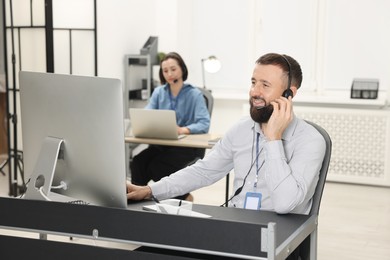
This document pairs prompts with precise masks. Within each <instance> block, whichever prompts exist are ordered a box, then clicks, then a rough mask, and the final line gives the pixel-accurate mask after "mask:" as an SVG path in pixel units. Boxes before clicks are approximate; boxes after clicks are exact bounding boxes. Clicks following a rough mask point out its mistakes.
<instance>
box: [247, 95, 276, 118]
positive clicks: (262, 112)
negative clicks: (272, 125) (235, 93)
mask: <svg viewBox="0 0 390 260" xmlns="http://www.w3.org/2000/svg"><path fill="white" fill-rule="evenodd" d="M249 105H250V111H249V112H250V115H251V117H252V119H253V121H255V122H256V123H267V122H268V120H269V119H270V117H271V115H272V112H274V107H273V106H272V105H271V104H269V105H266V106H264V107H262V108H259V109H258V108H256V107H255V106H253V103H252V100H251V99H250V100H249Z"/></svg>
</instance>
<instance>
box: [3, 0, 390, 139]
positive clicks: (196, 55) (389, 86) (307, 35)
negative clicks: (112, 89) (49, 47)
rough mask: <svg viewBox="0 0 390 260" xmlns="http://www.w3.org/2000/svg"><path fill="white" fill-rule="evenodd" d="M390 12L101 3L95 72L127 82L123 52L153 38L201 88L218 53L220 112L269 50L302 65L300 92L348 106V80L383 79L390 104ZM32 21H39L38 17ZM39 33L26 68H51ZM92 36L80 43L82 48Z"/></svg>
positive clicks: (354, 7)
mask: <svg viewBox="0 0 390 260" xmlns="http://www.w3.org/2000/svg"><path fill="white" fill-rule="evenodd" d="M6 2H8V1H6ZM13 2H14V19H15V21H17V23H16V25H20V24H24V23H28V22H29V8H28V7H29V4H30V1H29V0H19V1H13ZM91 3H92V0H55V1H53V4H54V25H55V26H68V25H72V24H73V25H74V24H77V25H74V26H80V24H81V25H83V26H90V24H91V10H90V9H91ZM33 4H34V14H39V13H42V10H43V9H42V6H43V4H44V1H43V0H35V1H33ZM6 8H8V7H7V6H6ZM389 9H390V1H387V0H372V1H367V0H355V1H353V2H351V1H347V0H300V1H291V0H278V1H269V0H268V1H267V0H246V1H242V0H213V1H208V0H185V1H180V0H164V1H160V0H115V1H109V0H97V36H98V38H97V39H98V42H97V46H98V75H99V76H104V77H114V78H119V79H121V80H122V81H124V78H125V76H124V73H125V70H124V61H123V58H124V56H125V55H126V54H138V53H139V51H140V48H141V47H142V46H143V44H144V43H145V41H146V40H147V38H148V37H149V36H158V37H159V51H161V52H169V51H177V52H179V53H180V54H182V56H183V58H184V59H185V61H186V63H187V65H188V67H189V78H188V82H190V83H193V84H195V85H198V86H201V85H202V77H201V59H202V58H205V57H207V56H209V55H216V56H217V57H218V58H219V59H220V60H221V62H222V69H221V70H220V71H219V72H218V73H216V74H207V73H206V85H207V87H208V88H210V89H212V90H213V93H214V95H215V97H216V98H217V99H220V101H218V102H216V104H217V105H216V106H215V109H216V111H217V110H220V111H221V113H222V112H223V111H225V112H226V110H227V109H230V107H234V106H236V105H237V104H236V103H241V104H242V103H245V102H247V101H246V99H247V93H248V89H249V84H250V77H251V73H252V68H253V64H254V62H255V60H256V59H257V58H258V57H259V56H260V55H262V54H264V53H266V52H280V53H286V54H290V55H292V56H293V57H295V58H297V60H298V61H299V62H300V63H301V65H302V68H303V73H304V81H303V86H302V88H301V90H300V94H299V95H300V96H302V95H308V96H309V99H312V96H311V95H313V98H314V99H315V98H321V97H322V96H326V97H327V98H328V99H329V100H331V99H333V98H334V97H337V99H338V102H340V103H342V102H343V101H344V100H345V101H346V102H348V100H349V89H350V85H351V82H352V79H353V78H354V77H367V78H378V79H379V80H380V90H382V92H384V94H382V95H380V97H384V100H386V99H389V98H388V96H389V93H390V82H389V81H390V73H388V72H389V71H390V63H389V62H388V60H390V51H388V46H390V35H389V33H387V30H388V28H389V27H390V18H389V16H388V15H387V13H386V12H387V10H389ZM34 21H35V22H36V23H38V24H39V23H42V22H43V20H42V17H34ZM7 24H9V19H7ZM37 34H38V36H30V38H31V40H30V42H31V44H30V45H24V49H23V50H22V51H23V52H24V53H25V55H26V56H25V57H28V58H26V60H24V61H23V62H24V63H23V64H24V67H23V69H29V70H38V71H41V70H43V69H44V67H45V60H44V58H43V59H40V58H39V57H41V55H42V52H44V42H43V41H42V37H41V36H39V34H40V32H38V33H37ZM87 38H88V37H87ZM88 39H90V38H88ZM88 39H87V40H85V38H83V37H80V38H79V40H78V44H80V45H83V44H85V41H87V42H88V41H89V40H88ZM61 44H62V45H61ZM58 46H60V47H57V48H55V51H56V55H57V57H62V56H64V57H66V49H67V48H66V43H59V44H58ZM61 46H62V48H61ZM16 47H18V46H16ZM83 50H86V51H83ZM90 51H91V50H90V49H88V48H86V47H82V48H79V53H80V55H79V57H80V59H79V60H78V61H77V66H78V71H81V72H85V71H87V72H86V73H89V72H88V70H86V69H83V66H84V65H85V64H90V61H89V59H88V58H84V56H83V55H86V54H85V53H86V52H90ZM61 55H62V56H61ZM86 56H87V57H89V56H91V55H90V54H88V55H86ZM63 60H64V62H66V58H63ZM9 62H10V59H9ZM57 62H58V61H57ZM84 63H85V64H84ZM61 64H65V65H60V64H58V63H56V68H57V69H59V70H60V71H61V70H62V69H60V68H61V66H63V67H64V68H63V70H64V71H65V67H66V66H67V65H66V63H61ZM8 65H9V66H11V64H10V63H9V64H8ZM329 93H331V94H329ZM221 95H227V96H228V98H224V99H221ZM329 95H331V96H329ZM297 98H299V97H297ZM235 99H236V101H235ZM381 102H382V104H385V101H381ZM237 107H239V106H238V105H237ZM239 113H240V114H241V109H240V112H239ZM218 114H219V112H215V113H214V115H213V117H218ZM221 116H222V114H221ZM224 120H225V119H222V120H221V121H222V122H218V123H215V125H218V126H222V127H221V129H224V125H225V124H230V123H227V122H226V121H224ZM218 132H219V131H218Z"/></svg>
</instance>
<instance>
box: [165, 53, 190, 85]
mask: <svg viewBox="0 0 390 260" xmlns="http://www.w3.org/2000/svg"><path fill="white" fill-rule="evenodd" d="M167 59H174V60H176V61H177V63H178V64H179V66H180V68H181V71H182V73H183V81H186V80H187V78H188V70H187V66H186V64H185V63H184V60H183V58H182V57H181V56H180V55H179V54H178V53H176V52H170V53H168V54H167V55H165V57H163V58H162V59H161V61H160V71H159V76H160V81H161V84H166V83H167V81H166V80H165V78H164V75H163V71H162V67H161V64H162V63H163V62H164V61H166V60H167Z"/></svg>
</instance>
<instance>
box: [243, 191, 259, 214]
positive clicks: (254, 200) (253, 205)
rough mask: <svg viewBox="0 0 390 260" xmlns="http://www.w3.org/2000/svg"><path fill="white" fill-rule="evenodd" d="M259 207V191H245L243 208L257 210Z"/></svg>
mask: <svg viewBox="0 0 390 260" xmlns="http://www.w3.org/2000/svg"><path fill="white" fill-rule="evenodd" d="M260 207H261V193H260V192H247V193H246V195H245V203H244V209H254V210H259V209H260Z"/></svg>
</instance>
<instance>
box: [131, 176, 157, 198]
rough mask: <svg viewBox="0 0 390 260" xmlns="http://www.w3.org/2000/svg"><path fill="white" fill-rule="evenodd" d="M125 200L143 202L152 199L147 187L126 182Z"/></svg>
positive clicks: (150, 191)
mask: <svg viewBox="0 0 390 260" xmlns="http://www.w3.org/2000/svg"><path fill="white" fill-rule="evenodd" d="M126 188H127V198H128V199H131V200H143V199H148V198H150V197H152V190H151V189H150V187H149V186H137V185H134V184H131V182H129V181H127V182H126Z"/></svg>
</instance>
